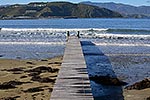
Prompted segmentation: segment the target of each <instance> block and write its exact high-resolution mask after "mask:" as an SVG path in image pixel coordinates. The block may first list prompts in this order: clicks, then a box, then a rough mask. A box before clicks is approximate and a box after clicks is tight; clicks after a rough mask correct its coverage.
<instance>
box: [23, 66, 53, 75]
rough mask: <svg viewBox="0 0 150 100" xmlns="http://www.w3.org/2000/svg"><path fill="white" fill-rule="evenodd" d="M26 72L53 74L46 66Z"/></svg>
mask: <svg viewBox="0 0 150 100" xmlns="http://www.w3.org/2000/svg"><path fill="white" fill-rule="evenodd" d="M25 72H38V73H44V72H52V68H51V67H46V66H40V67H37V68H34V69H31V70H27V71H25Z"/></svg>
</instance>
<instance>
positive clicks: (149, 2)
mask: <svg viewBox="0 0 150 100" xmlns="http://www.w3.org/2000/svg"><path fill="white" fill-rule="evenodd" d="M52 1H69V2H73V3H78V2H82V1H86V0H0V5H7V4H27V3H29V2H52ZM87 1H91V2H115V3H124V4H130V5H134V6H143V5H145V6H150V0H87Z"/></svg>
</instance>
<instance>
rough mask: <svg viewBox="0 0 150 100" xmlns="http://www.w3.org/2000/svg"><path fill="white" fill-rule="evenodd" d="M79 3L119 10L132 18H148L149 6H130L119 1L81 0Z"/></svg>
mask: <svg viewBox="0 0 150 100" xmlns="http://www.w3.org/2000/svg"><path fill="white" fill-rule="evenodd" d="M81 4H88V5H93V6H98V7H100V8H101V7H104V8H106V9H110V10H112V11H116V12H119V13H121V14H123V15H124V17H134V18H136V17H137V18H148V17H149V18H150V6H138V7H137V6H131V5H126V4H121V3H113V2H109V3H96V2H82V3H81Z"/></svg>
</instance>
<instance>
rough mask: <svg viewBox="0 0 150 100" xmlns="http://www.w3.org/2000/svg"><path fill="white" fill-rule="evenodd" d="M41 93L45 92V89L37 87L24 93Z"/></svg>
mask: <svg viewBox="0 0 150 100" xmlns="http://www.w3.org/2000/svg"><path fill="white" fill-rule="evenodd" d="M40 91H44V89H42V88H41V87H36V88H30V89H27V90H25V91H24V92H28V93H33V92H40Z"/></svg>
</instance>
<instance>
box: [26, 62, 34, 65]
mask: <svg viewBox="0 0 150 100" xmlns="http://www.w3.org/2000/svg"><path fill="white" fill-rule="evenodd" d="M26 64H30V65H35V63H33V62H26Z"/></svg>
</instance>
